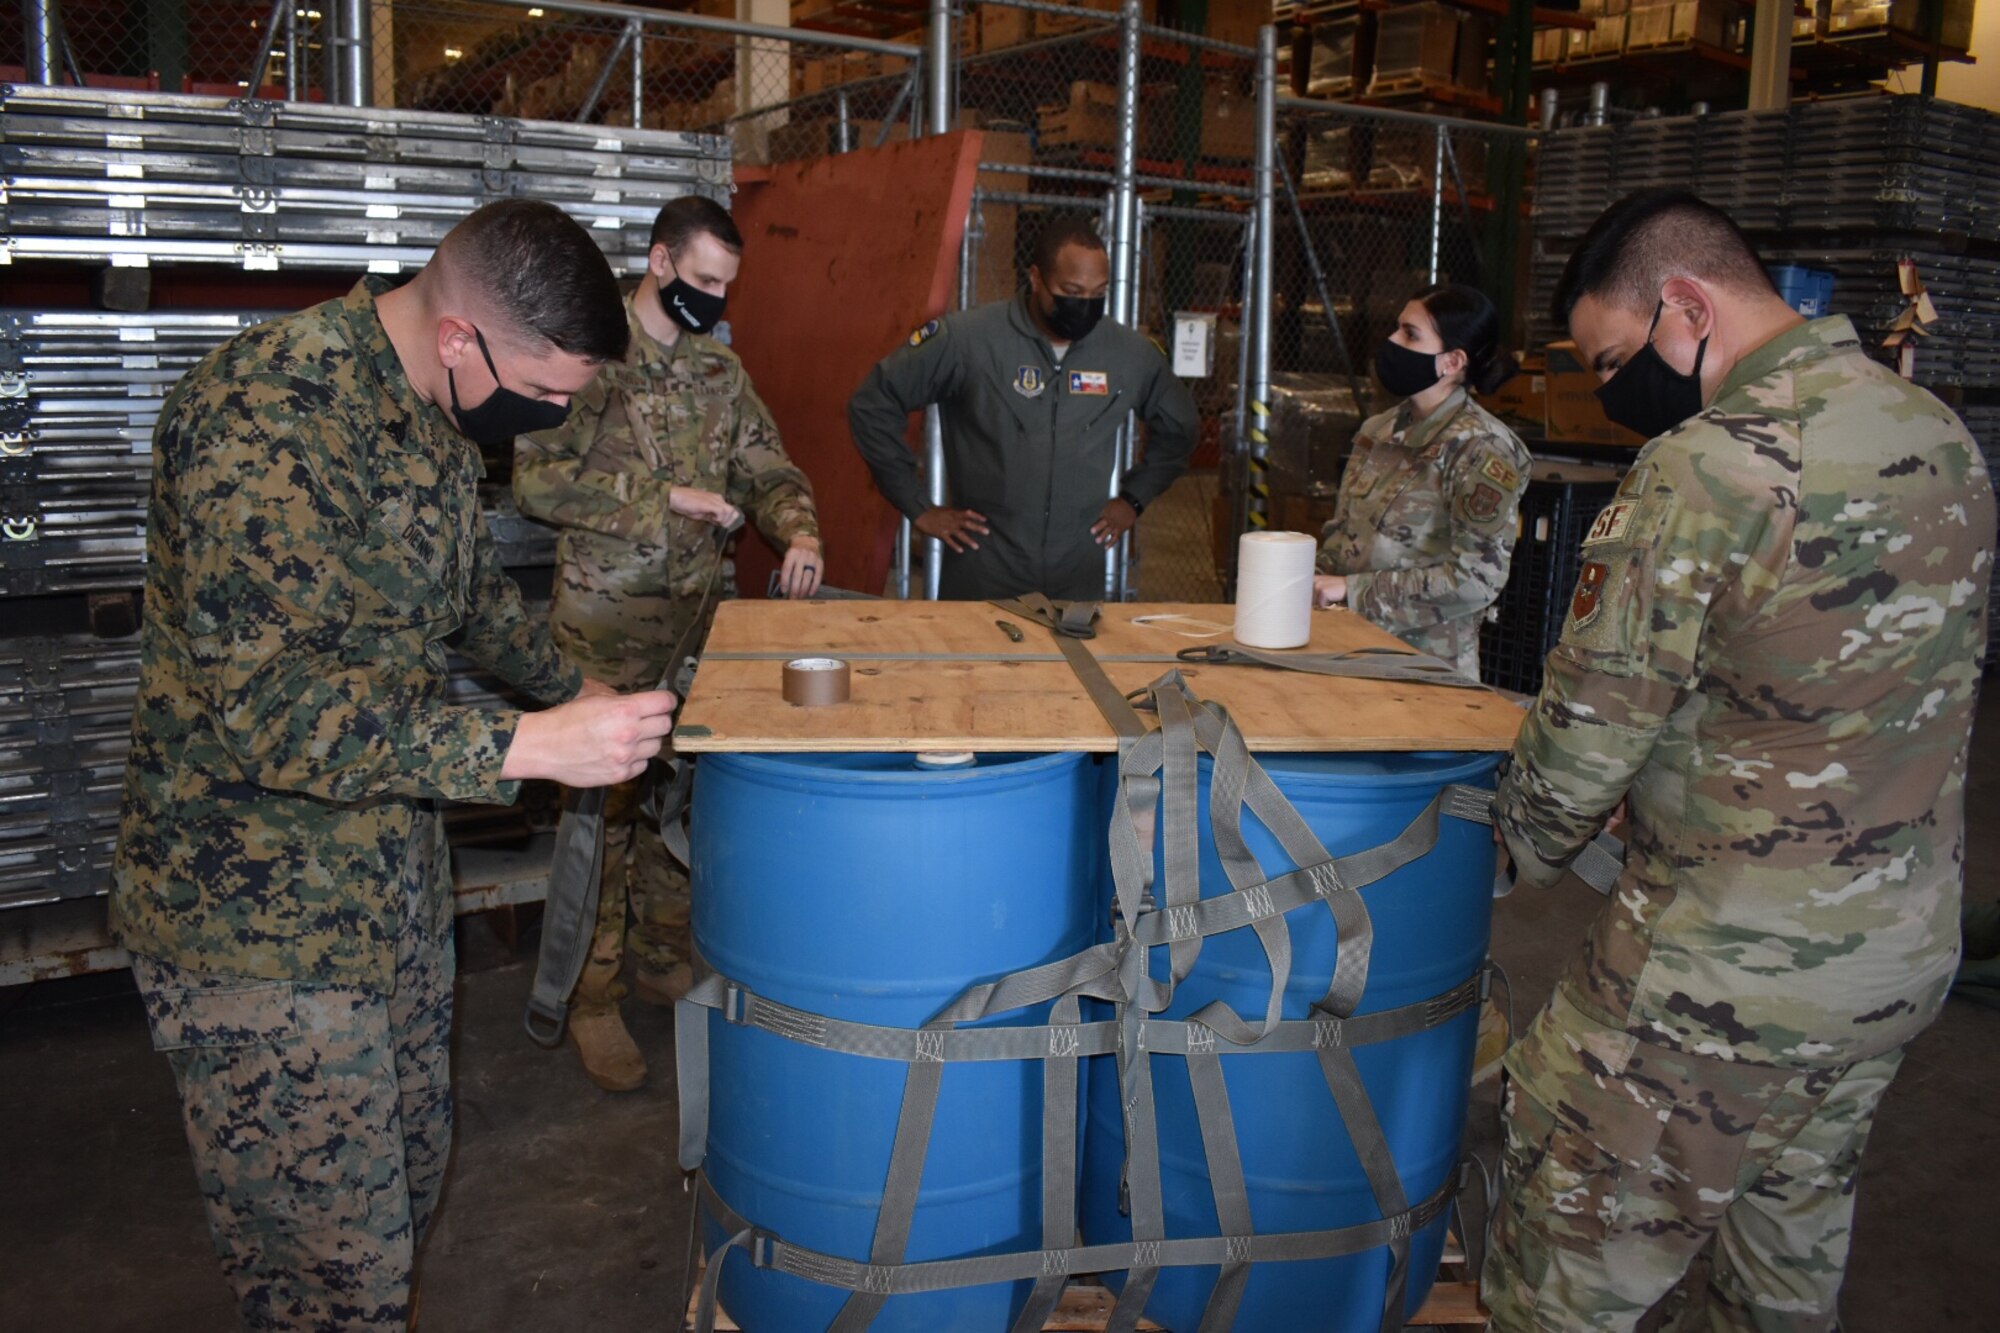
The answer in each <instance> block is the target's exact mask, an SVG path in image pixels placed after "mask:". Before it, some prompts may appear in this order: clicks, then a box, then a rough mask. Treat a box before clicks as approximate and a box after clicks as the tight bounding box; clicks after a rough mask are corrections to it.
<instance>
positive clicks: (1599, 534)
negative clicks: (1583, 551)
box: [1583, 500, 1639, 546]
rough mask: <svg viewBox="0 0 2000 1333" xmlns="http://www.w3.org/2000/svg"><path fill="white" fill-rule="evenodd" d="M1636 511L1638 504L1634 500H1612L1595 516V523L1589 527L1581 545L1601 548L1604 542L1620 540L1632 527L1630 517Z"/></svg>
mask: <svg viewBox="0 0 2000 1333" xmlns="http://www.w3.org/2000/svg"><path fill="white" fill-rule="evenodd" d="M1638 511H1639V502H1638V501H1636V500H1613V501H1612V502H1611V503H1610V504H1608V505H1606V506H1604V509H1603V512H1601V513H1599V514H1598V516H1597V521H1596V522H1595V523H1592V524H1591V525H1590V531H1589V532H1588V533H1586V534H1585V535H1584V538H1583V544H1584V545H1585V546H1602V545H1604V543H1606V542H1615V541H1619V540H1621V539H1622V538H1623V537H1624V536H1625V534H1626V532H1627V531H1628V530H1630V528H1631V526H1632V515H1634V514H1635V513H1637V512H1638Z"/></svg>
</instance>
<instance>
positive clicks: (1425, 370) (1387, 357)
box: [1375, 338, 1444, 398]
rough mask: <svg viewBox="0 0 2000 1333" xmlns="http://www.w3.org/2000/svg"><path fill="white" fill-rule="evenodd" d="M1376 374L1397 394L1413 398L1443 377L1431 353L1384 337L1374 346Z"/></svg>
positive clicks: (1384, 385) (1387, 387)
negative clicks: (1378, 344)
mask: <svg viewBox="0 0 2000 1333" xmlns="http://www.w3.org/2000/svg"><path fill="white" fill-rule="evenodd" d="M1375 376H1376V378H1377V379H1380V380H1381V381H1382V387H1383V388H1385V389H1387V390H1388V391H1389V392H1390V393H1392V394H1395V395H1396V397H1398V398H1414V397H1415V396H1416V395H1418V394H1420V393H1422V392H1423V391H1424V390H1425V389H1428V388H1430V387H1431V386H1432V385H1434V384H1436V383H1437V382H1438V381H1439V380H1441V379H1443V378H1444V376H1442V375H1440V374H1438V372H1437V356H1436V355H1435V354H1434V353H1431V352H1417V351H1412V350H1411V349H1410V348H1407V347H1405V346H1403V345H1402V344H1401V343H1399V342H1391V341H1390V340H1389V339H1387V338H1384V339H1383V340H1382V345H1381V346H1380V347H1377V348H1376V349H1375Z"/></svg>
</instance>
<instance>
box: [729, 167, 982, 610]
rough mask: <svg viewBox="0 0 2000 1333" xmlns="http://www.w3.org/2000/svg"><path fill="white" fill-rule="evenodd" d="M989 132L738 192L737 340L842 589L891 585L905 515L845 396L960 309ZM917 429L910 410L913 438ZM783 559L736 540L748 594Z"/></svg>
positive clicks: (788, 174)
mask: <svg viewBox="0 0 2000 1333" xmlns="http://www.w3.org/2000/svg"><path fill="white" fill-rule="evenodd" d="M981 138H982V136H981V135H980V133H979V132H978V131H977V130H968V131H963V132H960V133H956V134H947V135H940V136H938V137H936V138H930V139H918V140H915V141H914V142H904V143H894V144H888V145H885V146H883V147H881V148H873V149H859V150H857V151H855V152H852V153H845V154H841V155H838V156H833V157H821V158H813V159H810V160H808V161H804V162H795V163H787V164H784V165H781V166H777V167H773V168H771V169H770V173H769V178H768V180H765V181H762V182H760V183H757V184H754V185H746V186H745V188H743V189H742V190H741V191H740V192H739V193H738V194H737V196H736V200H735V203H734V206H733V211H734V213H735V216H736V223H737V226H738V227H739V228H740V229H741V230H742V232H743V245H744V250H743V273H742V276H741V277H739V278H738V279H737V280H736V284H735V286H734V287H732V288H731V289H730V293H729V320H730V326H731V328H732V329H733V330H734V335H735V346H736V351H737V353H738V355H740V356H741V357H742V358H743V363H744V365H745V366H746V367H747V368H748V369H749V371H750V376H751V378H752V380H754V381H755V383H756V385H757V392H758V393H759V394H761V395H762V396H763V398H764V401H765V402H766V403H767V404H769V406H770V408H771V413H772V415H773V416H774V417H775V418H776V419H777V422H778V429H779V431H780V432H782V434H783V435H784V440H785V449H786V450H787V451H788V452H789V453H790V454H791V456H792V459H793V461H794V462H796V463H797V464H798V465H799V466H800V467H801V468H803V469H805V472H806V475H807V476H809V477H811V478H812V483H813V490H814V492H815V494H816V496H817V497H818V501H819V514H820V523H821V526H822V528H823V529H824V534H825V535H824V542H825V546H826V574H827V581H828V582H829V583H832V584H834V585H836V586H838V587H843V588H850V589H855V590H858V591H864V592H879V591H880V590H881V588H882V585H883V582H884V580H885V579H886V578H887V577H888V573H889V563H890V560H891V558H892V556H893V553H894V543H895V525H896V517H897V516H896V513H895V511H894V510H893V509H891V508H890V506H889V503H888V501H886V500H884V499H883V498H882V495H881V492H879V491H877V490H876V489H875V483H874V479H873V478H872V477H870V476H869V473H868V468H867V465H866V464H864V463H863V462H862V461H861V455H860V454H859V453H858V452H856V450H855V448H854V441H853V438H852V437H851V436H850V435H849V434H848V430H847V399H848V395H850V394H851V393H853V392H854V389H855V387H856V386H857V385H859V384H860V383H861V381H862V379H863V378H865V377H866V376H867V374H868V372H869V370H870V369H871V368H872V367H873V366H874V365H875V363H876V362H877V361H879V360H881V359H882V357H884V356H886V355H888V353H889V352H891V351H892V350H894V349H895V348H896V346H897V345H898V344H900V343H902V342H904V341H905V340H906V339H908V338H909V336H910V331H911V330H912V329H915V328H917V327H919V326H920V325H922V324H923V323H924V321H925V320H929V319H935V318H937V317H938V316H940V315H942V314H944V313H945V312H946V311H947V310H949V309H950V308H951V305H952V300H951V298H952V293H953V292H954V290H955V283H956V280H957V274H958V247H959V240H960V238H961V236H962V235H963V234H964V231H965V219H966V213H967V211H968V209H969V208H970V206H971V202H972V184H973V179H974V177H975V176H976V174H977V172H978V166H979V154H980V146H981ZM747 174H748V173H746V175H747ZM920 431H921V424H920V422H917V421H916V419H914V418H913V426H912V431H911V439H912V441H913V442H914V441H916V440H917V439H918V437H919V434H920ZM776 567H777V562H776V559H775V557H774V556H773V554H772V552H771V550H770V548H769V547H768V546H767V545H766V544H765V543H763V542H762V541H756V540H746V541H744V542H743V543H742V544H741V546H740V547H739V549H738V553H737V574H738V582H739V584H740V586H741V587H742V590H743V592H744V593H745V594H746V595H748V596H752V597H761V596H762V595H763V593H764V586H765V583H766V580H767V578H768V576H769V573H770V571H771V570H772V569H775V568H776Z"/></svg>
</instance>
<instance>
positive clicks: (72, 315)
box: [0, 310, 273, 597]
mask: <svg viewBox="0 0 2000 1333" xmlns="http://www.w3.org/2000/svg"><path fill="white" fill-rule="evenodd" d="M271 313H273V312H253V311H217V312H202V313H187V312H170V311H152V312H145V313H137V314H124V313H120V314H111V313H100V312H93V311H70V310H62V311H53V310H50V311H37V310H0V597H6V596H13V597H19V596H28V595H35V594H45V593H67V592H92V591H99V590H106V589H117V588H135V587H137V586H139V584H140V582H141V581H142V580H143V577H144V570H145V558H146V550H145V543H146V494H147V486H148V482H149V480H150V478H151V476H152V439H153V426H154V423H155V422H156V421H157V420H158V417H159V412H160V405H161V403H162V401H163V400H164V399H165V397H166V395H167V393H168V392H169V391H170V390H171V389H172V388H173V386H174V382H175V381H176V380H178V379H179V378H180V377H181V376H182V375H183V374H184V373H185V372H186V371H187V370H188V369H189V368H190V367H192V366H193V365H194V364H195V363H196V362H198V361H200V360H201V359H202V358H203V357H204V356H206V355H208V353H209V352H210V351H212V350H213V349H214V348H215V347H216V345H217V344H219V343H221V342H223V341H225V340H227V339H228V338H230V337H231V336H233V335H234V334H236V333H237V332H239V331H240V330H243V329H246V328H249V327H250V326H251V325H253V324H255V323H257V322H259V321H260V320H263V319H267V318H269V317H270V314H271Z"/></svg>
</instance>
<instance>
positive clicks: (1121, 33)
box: [1105, 0, 1143, 325]
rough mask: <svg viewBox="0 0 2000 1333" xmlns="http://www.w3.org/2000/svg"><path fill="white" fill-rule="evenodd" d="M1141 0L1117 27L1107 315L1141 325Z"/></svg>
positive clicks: (1127, 3)
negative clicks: (1137, 276)
mask: <svg viewBox="0 0 2000 1333" xmlns="http://www.w3.org/2000/svg"><path fill="white" fill-rule="evenodd" d="M1142 17H1143V16H1142V14H1141V10H1140V0H1124V7H1123V10H1122V12H1121V13H1120V15H1119V29H1118V155H1117V162H1116V164H1115V166H1114V168H1113V172H1112V185H1111V189H1112V206H1111V235H1110V237H1109V240H1110V242H1111V291H1110V293H1109V300H1108V301H1107V302H1106V310H1105V313H1106V314H1108V315H1109V316H1110V317H1111V318H1113V319H1115V320H1117V321H1118V322H1119V323H1121V324H1125V325H1137V324H1138V322H1139V308H1138V303H1137V302H1136V301H1134V300H1133V299H1132V294H1133V288H1134V283H1133V275H1134V272H1135V270H1136V268H1137V249H1138V239H1139V238H1138V234H1137V221H1138V208H1137V203H1138V198H1139V189H1138V181H1137V179H1136V178H1137V176H1138V173H1139V28H1140V19H1141V18H1142Z"/></svg>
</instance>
